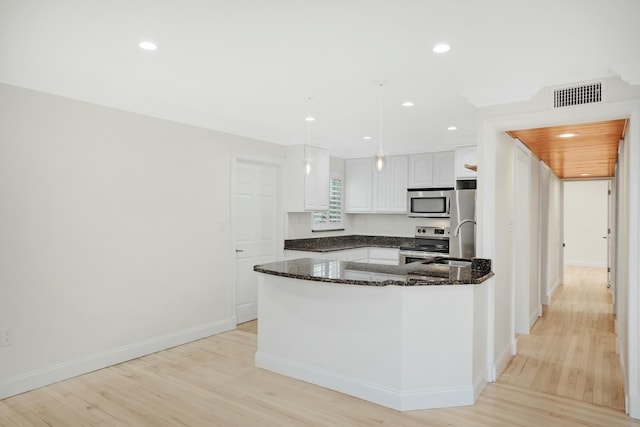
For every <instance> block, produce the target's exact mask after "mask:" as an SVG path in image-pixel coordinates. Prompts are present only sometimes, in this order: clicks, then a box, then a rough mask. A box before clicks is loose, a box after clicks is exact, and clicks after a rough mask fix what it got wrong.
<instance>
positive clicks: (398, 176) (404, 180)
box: [373, 156, 409, 213]
mask: <svg viewBox="0 0 640 427" xmlns="http://www.w3.org/2000/svg"><path fill="white" fill-rule="evenodd" d="M408 169H409V157H408V156H390V157H389V158H388V162H387V166H386V167H385V168H384V169H383V170H381V171H380V172H374V175H373V176H374V186H373V187H374V197H373V211H374V212H380V213H406V212H407V186H408V182H409V174H408Z"/></svg>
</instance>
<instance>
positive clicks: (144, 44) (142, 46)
mask: <svg viewBox="0 0 640 427" xmlns="http://www.w3.org/2000/svg"><path fill="white" fill-rule="evenodd" d="M138 46H139V47H140V49H144V50H156V49H157V48H158V46H157V45H156V44H155V43H154V42H150V41H143V42H140V43H138Z"/></svg>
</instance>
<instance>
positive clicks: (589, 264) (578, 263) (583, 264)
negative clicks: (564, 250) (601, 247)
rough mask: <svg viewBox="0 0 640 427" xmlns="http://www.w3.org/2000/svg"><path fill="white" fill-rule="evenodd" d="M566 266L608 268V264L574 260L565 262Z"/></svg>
mask: <svg viewBox="0 0 640 427" xmlns="http://www.w3.org/2000/svg"><path fill="white" fill-rule="evenodd" d="M564 265H565V266H567V265H575V266H580V267H598V268H607V263H606V262H593V261H579V260H573V259H567V260H565V261H564Z"/></svg>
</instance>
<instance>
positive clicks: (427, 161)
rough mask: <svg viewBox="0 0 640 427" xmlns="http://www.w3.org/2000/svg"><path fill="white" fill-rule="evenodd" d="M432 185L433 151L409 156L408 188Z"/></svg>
mask: <svg viewBox="0 0 640 427" xmlns="http://www.w3.org/2000/svg"><path fill="white" fill-rule="evenodd" d="M428 187H433V153H425V154H413V155H411V156H409V188H428Z"/></svg>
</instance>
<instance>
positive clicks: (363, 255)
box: [284, 248, 400, 265]
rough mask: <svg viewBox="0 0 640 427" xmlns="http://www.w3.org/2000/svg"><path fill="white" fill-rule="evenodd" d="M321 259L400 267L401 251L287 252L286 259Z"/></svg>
mask: <svg viewBox="0 0 640 427" xmlns="http://www.w3.org/2000/svg"><path fill="white" fill-rule="evenodd" d="M296 258H319V259H330V260H336V261H352V262H368V263H371V264H386V265H398V263H399V260H400V250H399V249H395V248H354V249H344V250H341V251H330V252H310V251H295V250H289V249H287V250H285V251H284V259H285V260H290V259H296Z"/></svg>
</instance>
